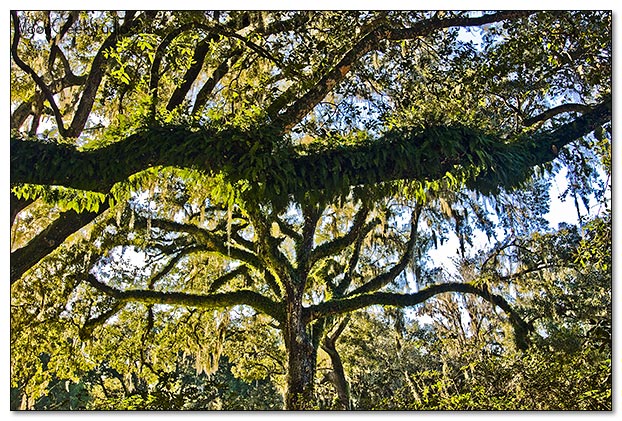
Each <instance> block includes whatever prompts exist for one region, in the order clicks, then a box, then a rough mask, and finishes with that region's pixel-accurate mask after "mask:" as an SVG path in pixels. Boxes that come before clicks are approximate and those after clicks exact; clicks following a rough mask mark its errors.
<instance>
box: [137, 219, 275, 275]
mask: <svg viewBox="0 0 622 421" xmlns="http://www.w3.org/2000/svg"><path fill="white" fill-rule="evenodd" d="M146 225H147V219H146V218H144V217H138V218H136V221H135V223H134V226H135V227H138V226H141V227H145V226H146ZM151 227H153V228H161V229H164V230H166V231H173V232H184V233H187V234H190V235H192V236H193V237H194V239H195V240H196V241H197V243H198V244H200V245H201V246H202V248H205V250H206V251H212V252H216V253H218V254H220V255H222V256H225V257H229V258H231V259H236V260H240V261H242V262H244V263H246V264H248V265H250V266H252V267H254V268H255V269H257V270H260V271H261V270H263V269H265V267H264V265H263V264H262V263H261V260H260V259H259V258H258V257H257V255H256V254H255V253H253V252H250V251H248V250H245V249H242V248H240V247H235V246H233V245H230V244H228V241H227V240H228V239H227V237H226V235H219V234H216V233H213V232H211V231H208V230H206V229H203V228H200V227H198V226H196V225H193V224H184V223H181V222H174V221H168V220H165V219H157V218H154V219H152V220H151Z"/></svg>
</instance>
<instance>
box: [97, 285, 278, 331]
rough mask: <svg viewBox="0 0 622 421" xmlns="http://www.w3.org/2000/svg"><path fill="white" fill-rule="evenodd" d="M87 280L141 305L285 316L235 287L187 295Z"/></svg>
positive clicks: (122, 299) (272, 303) (267, 302)
mask: <svg viewBox="0 0 622 421" xmlns="http://www.w3.org/2000/svg"><path fill="white" fill-rule="evenodd" d="M87 282H88V283H89V285H91V286H92V287H93V288H95V289H97V290H98V291H100V292H102V293H104V294H106V295H108V296H110V297H112V298H114V299H116V300H117V301H119V302H120V303H128V302H138V303H143V304H168V305H180V306H186V307H196V308H207V309H214V308H226V307H231V306H235V305H247V306H249V307H252V308H254V309H255V310H257V311H260V312H262V313H264V314H267V315H268V316H270V317H272V318H273V319H274V320H276V321H277V322H279V323H282V322H283V321H284V319H285V313H284V311H283V306H282V305H281V304H280V303H277V302H275V301H272V300H271V299H269V298H267V297H265V296H263V295H261V294H259V293H257V292H255V291H251V290H238V291H233V292H224V293H216V294H206V295H201V294H190V293H184V292H162V291H153V290H126V291H122V290H120V289H117V288H113V287H111V286H109V285H106V284H104V283H102V282H100V281H98V280H97V278H96V277H95V276H94V275H93V274H89V275H88V277H87Z"/></svg>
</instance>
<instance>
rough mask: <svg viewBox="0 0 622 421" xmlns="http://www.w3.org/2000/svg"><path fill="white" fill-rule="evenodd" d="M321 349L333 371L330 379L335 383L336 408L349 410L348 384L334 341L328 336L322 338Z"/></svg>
mask: <svg viewBox="0 0 622 421" xmlns="http://www.w3.org/2000/svg"><path fill="white" fill-rule="evenodd" d="M322 349H324V351H326V353H327V354H328V356H329V357H330V361H331V364H332V365H333V372H332V373H331V374H332V375H331V376H330V380H331V381H332V382H333V384H334V385H335V389H337V403H338V405H339V407H338V409H345V410H350V409H352V407H351V405H350V386H349V385H348V381H347V380H346V373H345V371H344V369H343V364H342V362H341V357H340V356H339V352H337V348H336V347H335V341H334V340H331V338H329V337H326V338H324V343H323V344H322Z"/></svg>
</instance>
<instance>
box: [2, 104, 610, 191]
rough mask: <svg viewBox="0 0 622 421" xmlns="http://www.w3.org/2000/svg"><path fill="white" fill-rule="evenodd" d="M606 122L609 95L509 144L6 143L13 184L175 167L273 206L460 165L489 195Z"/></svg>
mask: <svg viewBox="0 0 622 421" xmlns="http://www.w3.org/2000/svg"><path fill="white" fill-rule="evenodd" d="M608 121H611V97H608V98H607V99H606V100H605V101H604V102H603V103H601V104H599V105H597V106H595V107H593V108H592V110H591V111H590V112H588V113H585V114H583V115H582V116H580V117H577V118H575V119H574V120H573V121H571V122H569V123H566V124H564V125H562V126H560V127H558V128H557V129H555V130H554V131H552V132H541V133H537V134H534V135H532V136H531V137H525V138H521V139H517V140H515V141H512V142H507V141H505V140H502V139H499V138H495V137H492V136H490V135H487V134H484V133H482V132H479V131H477V130H474V129H470V128H466V127H435V128H430V129H427V130H423V131H421V130H412V131H411V130H409V129H398V130H394V131H390V132H387V133H385V134H384V136H383V137H381V138H379V139H377V140H374V141H369V142H367V143H363V144H360V145H357V146H348V147H345V146H342V147H339V148H335V149H328V150H325V151H320V152H307V154H303V153H304V151H303V153H299V152H296V151H295V150H293V149H277V150H275V149H274V148H275V145H277V144H279V142H280V140H279V139H278V137H277V136H275V135H274V134H273V133H274V132H273V128H272V127H270V126H267V127H263V128H260V129H258V130H255V131H252V132H243V131H240V130H237V129H223V130H210V129H204V130H197V131H191V130H189V129H187V128H183V127H176V128H172V127H171V128H155V129H150V130H145V131H144V132H141V133H138V134H135V135H132V136H130V137H128V138H126V139H125V140H121V141H119V142H116V143H113V144H111V145H108V146H106V147H103V148H99V149H95V150H89V151H78V150H77V149H75V148H73V147H70V146H66V145H62V144H58V143H51V142H41V141H37V140H22V139H19V138H13V137H12V138H11V183H12V184H19V183H32V184H41V185H62V186H66V187H74V188H77V189H82V190H91V191H99V192H105V193H107V192H108V191H109V190H110V188H111V187H112V186H113V185H114V184H115V183H117V182H120V181H124V180H126V179H127V178H128V177H129V176H130V175H132V174H135V173H137V172H139V171H141V170H144V169H147V168H151V167H156V166H172V167H178V168H195V169H198V170H203V171H206V172H208V173H212V174H216V173H224V174H225V175H226V176H227V177H228V178H229V179H230V181H233V182H235V181H239V180H241V179H243V180H247V181H249V182H250V184H251V186H254V187H255V186H263V187H262V188H261V189H259V190H258V191H259V192H260V193H258V194H261V195H264V196H266V197H264V198H267V199H271V198H274V197H275V196H281V197H282V196H287V195H294V196H295V197H300V195H301V194H304V193H306V192H309V191H316V190H331V189H332V190H339V189H342V190H343V188H344V187H346V186H357V185H373V184H377V183H382V182H387V181H393V180H419V181H424V180H436V179H441V178H443V177H444V176H445V175H446V174H447V172H450V171H453V170H455V168H456V167H463V168H469V167H478V168H479V169H480V170H481V171H480V173H479V176H478V179H477V180H475V181H477V182H479V181H482V182H483V183H486V184H487V185H489V186H491V188H492V187H498V186H505V187H512V186H513V185H516V184H517V183H520V182H521V181H522V180H524V179H525V177H526V176H527V175H528V174H529V171H530V170H531V168H532V167H534V166H536V165H539V164H543V163H545V162H548V161H552V160H553V159H555V158H556V157H557V153H556V151H557V150H561V148H562V147H564V146H565V145H567V144H568V143H570V142H572V141H573V140H575V139H577V138H580V137H582V136H585V135H587V134H589V133H590V132H592V131H593V130H594V129H595V128H596V127H598V126H600V125H602V124H604V123H607V122H608ZM553 146H555V148H554V147H553ZM251 151H252V152H251ZM260 155H265V156H266V157H265V159H259V158H258V156H260ZM268 155H269V156H268ZM251 156H253V157H254V158H255V159H252V160H251V159H249V158H250V157H251ZM266 160H267V161H268V162H270V163H271V165H270V166H268V167H265V166H264V167H262V168H261V169H258V168H255V167H253V162H264V161H266Z"/></svg>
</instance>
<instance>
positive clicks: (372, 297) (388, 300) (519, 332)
mask: <svg viewBox="0 0 622 421" xmlns="http://www.w3.org/2000/svg"><path fill="white" fill-rule="evenodd" d="M446 292H459V293H466V294H474V295H477V296H480V297H482V298H483V299H485V300H486V301H488V302H490V303H491V304H493V305H495V306H497V307H499V308H500V309H502V310H503V311H504V312H505V313H506V314H507V315H508V316H509V319H510V322H511V323H512V325H513V326H514V330H515V333H516V337H517V343H518V345H519V346H521V347H523V346H526V335H527V333H529V332H530V331H533V326H531V325H530V324H528V323H527V322H525V321H524V320H523V319H522V318H521V317H520V315H519V314H518V313H517V312H516V311H515V310H514V309H513V308H512V307H511V306H510V304H509V303H508V302H507V301H506V300H505V299H504V298H503V297H501V296H499V295H495V294H492V293H490V292H489V291H488V290H487V289H484V288H479V287H476V286H474V285H472V284H463V283H445V284H437V285H432V286H429V287H427V288H425V289H423V290H420V291H419V292H416V293H413V294H395V293H388V292H375V293H372V294H361V295H356V296H353V297H349V298H344V299H337V300H332V301H326V302H324V303H320V304H317V305H314V306H311V307H309V308H307V309H306V312H307V313H306V315H307V318H308V321H309V322H311V321H313V320H317V319H320V318H324V317H328V316H334V315H338V314H344V313H349V312H351V311H354V310H358V309H361V308H364V307H368V306H371V305H387V306H395V307H412V306H416V305H418V304H421V303H423V302H425V301H426V300H428V299H430V298H432V297H434V296H436V295H438V294H443V293H446Z"/></svg>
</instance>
